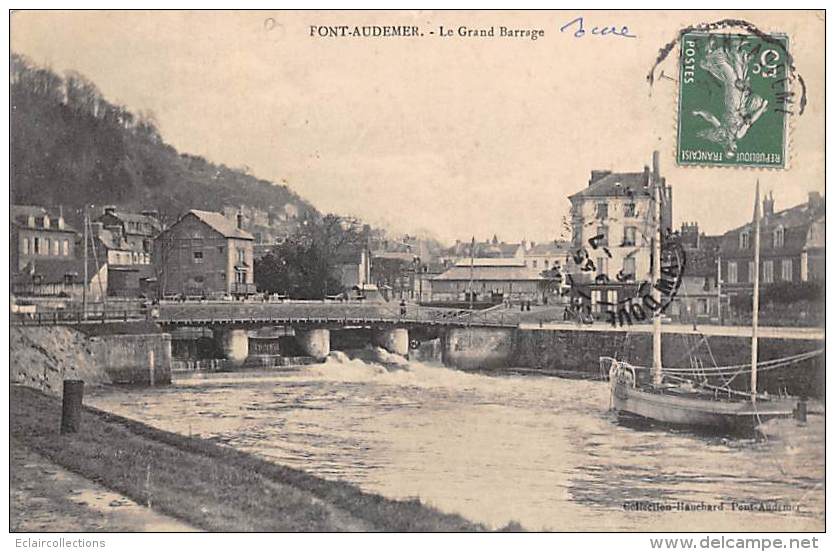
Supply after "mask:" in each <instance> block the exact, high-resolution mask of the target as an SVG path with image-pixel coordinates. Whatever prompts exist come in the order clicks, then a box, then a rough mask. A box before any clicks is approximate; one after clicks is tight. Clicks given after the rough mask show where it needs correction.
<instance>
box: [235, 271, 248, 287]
mask: <svg viewBox="0 0 835 552" xmlns="http://www.w3.org/2000/svg"><path fill="white" fill-rule="evenodd" d="M235 283H236V284H245V283H246V270H236V271H235Z"/></svg>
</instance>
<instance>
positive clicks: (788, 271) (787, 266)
mask: <svg viewBox="0 0 835 552" xmlns="http://www.w3.org/2000/svg"><path fill="white" fill-rule="evenodd" d="M781 269H782V270H781V272H782V273H783V274H782V276H783V280H784V281H786V282H791V281H792V260H791V259H783V262H782V263H781Z"/></svg>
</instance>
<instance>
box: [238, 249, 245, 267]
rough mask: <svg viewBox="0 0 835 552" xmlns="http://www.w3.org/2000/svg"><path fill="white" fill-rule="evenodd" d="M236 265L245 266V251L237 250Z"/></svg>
mask: <svg viewBox="0 0 835 552" xmlns="http://www.w3.org/2000/svg"><path fill="white" fill-rule="evenodd" d="M238 264H240V265H242V264H246V251H244V250H243V249H238Z"/></svg>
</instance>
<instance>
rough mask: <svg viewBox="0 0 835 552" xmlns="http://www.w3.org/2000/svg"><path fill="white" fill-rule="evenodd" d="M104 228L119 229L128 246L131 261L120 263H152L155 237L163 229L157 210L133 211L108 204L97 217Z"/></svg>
mask: <svg viewBox="0 0 835 552" xmlns="http://www.w3.org/2000/svg"><path fill="white" fill-rule="evenodd" d="M95 222H99V223H101V225H102V227H103V228H109V229H117V228H118V232H119V234H120V235H121V239H122V240H123V241H124V243H125V244H126V245H127V246H128V250H129V251H130V254H131V259H130V262H121V263H119V264H134V265H136V264H151V253H152V252H153V243H154V238H155V237H156V236H157V235H158V234H159V233H160V232H161V231H162V223H161V222H160V220H159V217H158V215H157V213H156V212H155V211H142V212H141V213H131V212H128V211H121V210H119V209H117V208H116V207H112V206H107V207H105V208H104V214H102V215H101V216H100V217H98V218H97V219H96V221H95Z"/></svg>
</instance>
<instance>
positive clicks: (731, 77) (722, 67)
mask: <svg viewBox="0 0 835 552" xmlns="http://www.w3.org/2000/svg"><path fill="white" fill-rule="evenodd" d="M750 58H751V53H750V52H748V51H746V50H742V49H740V48H739V45H738V44H736V43H735V42H734V41H729V42H727V43H725V44H723V45H722V46H719V47H717V46H716V41H715V39H713V38H711V40H710V42H709V43H708V47H707V54H706V56H705V59H703V60H702V61H700V62H699V66H700V67H701V68H702V69H704V70H705V71H708V72H709V73H710V74H711V75H713V77H714V78H716V80H718V81H719V82H720V83H721V84H722V86H723V89H724V99H725V102H724V103H725V112H724V113H723V114H722V118H721V120H720V119H718V118H717V117H716V116H715V115H713V114H712V113H710V112H708V111H703V110H699V111H694V112H693V115H696V116H698V117H701V118H702V119H704V120H705V121H707V122H708V123H710V124H711V125H713V128H709V129H705V130H702V131H700V132H699V133H698V134H699V136H701V137H702V138H704V139H706V140H710V141H711V142H714V143H717V144H721V145H722V146H724V147H725V152H726V154H727V155H728V157H733V156H734V155H735V153H736V149H737V140H740V139H742V138H743V137H744V136H745V135H746V134H747V133H748V129H750V128H751V126H752V125H753V124H754V123H756V122H757V119H759V118H760V116H761V115H762V114H763V112H764V111H765V110H766V108H767V107H768V101H767V100H764V99H763V98H761V97H760V96H758V95H756V94H754V93H753V92H752V91H751V79H750V77H749V75H748V68H749V64H750Z"/></svg>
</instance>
